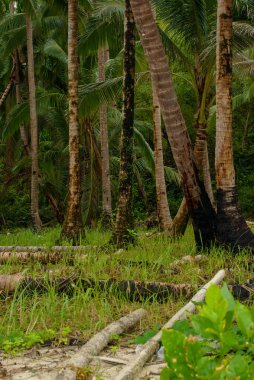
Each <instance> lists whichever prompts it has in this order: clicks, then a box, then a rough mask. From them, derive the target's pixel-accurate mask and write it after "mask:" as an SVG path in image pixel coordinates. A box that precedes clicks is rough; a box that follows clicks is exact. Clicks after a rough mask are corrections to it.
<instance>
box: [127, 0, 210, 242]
mask: <svg viewBox="0 0 254 380" xmlns="http://www.w3.org/2000/svg"><path fill="white" fill-rule="evenodd" d="M130 1H131V6H132V11H133V14H134V18H135V22H136V25H137V28H138V30H139V35H140V38H141V42H142V45H143V48H144V50H145V54H146V57H147V59H148V63H149V67H150V72H151V76H152V82H153V85H154V87H155V89H156V92H157V95H158V99H159V103H160V107H161V112H162V116H163V119H164V123H165V127H166V131H167V134H168V139H169V142H170V145H171V149H172V153H173V156H174V160H175V162H176V165H177V168H178V171H179V174H180V176H181V181H182V185H183V188H184V194H185V198H186V201H187V206H188V209H189V212H190V214H191V217H192V220H193V228H194V233H195V239H196V243H197V246H198V247H208V246H210V245H211V243H212V242H213V241H214V238H215V227H216V225H215V220H216V218H215V212H214V210H213V207H212V205H211V202H210V200H209V198H208V196H207V194H206V192H205V188H204V185H203V184H202V183H201V181H200V179H199V176H198V170H197V168H196V165H195V162H194V157H193V152H192V148H191V142H190V139H189V135H188V132H187V128H186V125H185V121H184V118H183V116H182V113H181V110H180V106H179V103H178V101H177V98H176V93H175V89H174V86H173V82H172V78H171V74H170V70H169V65H168V62H167V58H166V55H165V52H164V48H163V45H162V41H161V38H160V35H159V32H158V29H157V27H156V23H155V21H154V17H153V13H152V9H151V5H150V2H149V0H141V1H140V0H130Z"/></svg>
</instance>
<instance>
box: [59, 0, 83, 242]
mask: <svg viewBox="0 0 254 380" xmlns="http://www.w3.org/2000/svg"><path fill="white" fill-rule="evenodd" d="M77 43H78V0H69V1H68V84H69V198H68V207H67V213H66V216H65V221H64V225H63V229H62V237H63V238H66V239H67V240H70V241H72V242H73V244H78V243H79V239H80V235H81V233H82V223H81V204H80V203H81V186H80V162H79V122H78V66H79V65H78V54H77Z"/></svg>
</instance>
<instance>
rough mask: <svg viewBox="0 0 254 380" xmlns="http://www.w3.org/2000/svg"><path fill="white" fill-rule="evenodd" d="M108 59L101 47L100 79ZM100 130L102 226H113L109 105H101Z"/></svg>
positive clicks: (99, 59)
mask: <svg viewBox="0 0 254 380" xmlns="http://www.w3.org/2000/svg"><path fill="white" fill-rule="evenodd" d="M107 60H108V50H106V49H100V50H99V52H98V72H99V75H98V77H99V81H105V63H106V62H107ZM100 131H101V159H102V177H101V182H102V220H101V222H102V226H103V227H106V228H111V226H112V208H111V183H110V167H109V144H108V124H107V105H106V104H102V105H101V106H100Z"/></svg>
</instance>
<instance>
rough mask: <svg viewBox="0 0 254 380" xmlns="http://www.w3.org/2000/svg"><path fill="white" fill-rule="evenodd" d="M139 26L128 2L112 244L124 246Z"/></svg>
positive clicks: (127, 231) (129, 222)
mask: <svg viewBox="0 0 254 380" xmlns="http://www.w3.org/2000/svg"><path fill="white" fill-rule="evenodd" d="M134 30H135V23H134V18H133V14H132V10H131V5H130V1H129V0H126V1H125V32H124V37H125V38H124V79H123V82H124V84H123V98H124V99H123V102H124V105H123V125H122V135H121V152H120V174H119V196H118V206H117V213H116V225H115V229H114V232H113V236H112V239H111V242H112V243H113V244H116V245H117V246H122V245H124V244H126V243H127V242H130V241H132V240H133V235H132V234H131V233H130V230H132V229H133V227H134V223H133V212H132V180H133V134H134V85H135V34H134Z"/></svg>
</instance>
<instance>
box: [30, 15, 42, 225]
mask: <svg viewBox="0 0 254 380" xmlns="http://www.w3.org/2000/svg"><path fill="white" fill-rule="evenodd" d="M26 33H27V59H28V87H29V107H30V129H31V159H32V170H31V216H32V221H33V226H34V228H35V229H36V230H40V229H41V227H42V222H41V219H40V215H39V180H38V178H39V165H38V119H37V111H36V89H35V74H34V53H33V26H32V20H31V18H30V16H29V15H26Z"/></svg>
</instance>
